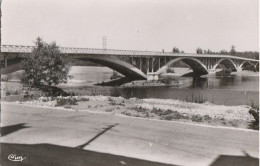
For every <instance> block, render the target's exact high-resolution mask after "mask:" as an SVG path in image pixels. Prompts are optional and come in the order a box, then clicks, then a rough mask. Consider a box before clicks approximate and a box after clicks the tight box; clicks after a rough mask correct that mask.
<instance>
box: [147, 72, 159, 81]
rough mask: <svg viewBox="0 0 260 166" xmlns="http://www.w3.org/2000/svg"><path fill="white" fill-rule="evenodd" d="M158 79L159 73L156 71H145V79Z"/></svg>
mask: <svg viewBox="0 0 260 166" xmlns="http://www.w3.org/2000/svg"><path fill="white" fill-rule="evenodd" d="M157 80H159V75H158V74H157V73H154V72H151V73H147V81H157Z"/></svg>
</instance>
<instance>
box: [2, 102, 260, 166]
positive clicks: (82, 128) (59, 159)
mask: <svg viewBox="0 0 260 166" xmlns="http://www.w3.org/2000/svg"><path fill="white" fill-rule="evenodd" d="M1 111H2V113H1V116H2V117H1V118H2V119H1V120H2V122H1V123H2V127H1V132H2V137H1V143H2V154H1V159H2V163H5V164H6V165H8V164H11V165H12V163H13V162H11V161H8V160H7V156H8V155H9V154H10V153H17V155H24V156H26V157H27V158H26V159H25V160H24V161H22V162H21V163H26V164H25V165H30V164H31V165H163V164H161V163H168V164H172V165H194V166H196V165H200V166H204V165H205V166H206V165H211V166H217V165H222V166H225V165H249V164H252V165H258V155H259V150H258V147H259V143H258V140H259V132H256V131H251V130H234V129H230V128H213V127H203V126H200V125H194V124H184V123H177V122H167V121H156V120H147V119H138V118H130V117H123V116H116V115H112V114H104V113H88V112H76V111H70V110H62V109H50V108H41V107H32V106H25V105H20V104H10V103H4V104H3V103H2V110H1ZM123 156H125V157H123ZM139 159H141V160H139ZM151 161H153V162H151ZM155 162H157V163H155ZM35 163H38V164H35ZM40 163H41V164H40ZM66 163H67V164H66ZM2 165H3V164H2ZM3 166H5V165H3Z"/></svg>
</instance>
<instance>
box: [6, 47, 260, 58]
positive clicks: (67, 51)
mask: <svg viewBox="0 0 260 166" xmlns="http://www.w3.org/2000/svg"><path fill="white" fill-rule="evenodd" d="M33 48H34V46H20V45H2V46H1V53H25V54H26V53H31V51H32V49H33ZM60 51H61V53H63V54H90V55H93V54H96V55H119V56H163V57H165V56H169V57H197V58H199V57H207V58H231V59H239V60H246V61H254V62H258V61H259V60H255V59H249V58H242V57H236V56H230V55H219V54H194V53H172V52H156V51H136V50H117V49H96V48H72V47H60Z"/></svg>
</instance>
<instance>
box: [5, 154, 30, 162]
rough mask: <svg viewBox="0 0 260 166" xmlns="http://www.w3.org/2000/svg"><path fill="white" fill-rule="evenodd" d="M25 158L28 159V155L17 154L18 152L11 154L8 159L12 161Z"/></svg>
mask: <svg viewBox="0 0 260 166" xmlns="http://www.w3.org/2000/svg"><path fill="white" fill-rule="evenodd" d="M24 159H26V157H23V156H17V155H16V154H9V156H8V160H10V161H21V162H22V161H23V160H24Z"/></svg>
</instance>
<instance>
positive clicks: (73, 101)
mask: <svg viewBox="0 0 260 166" xmlns="http://www.w3.org/2000/svg"><path fill="white" fill-rule="evenodd" d="M56 101H57V103H56V105H55V106H56V107H57V106H64V105H77V104H78V103H77V100H76V99H75V98H71V97H69V98H63V97H62V98H57V99H56Z"/></svg>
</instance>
